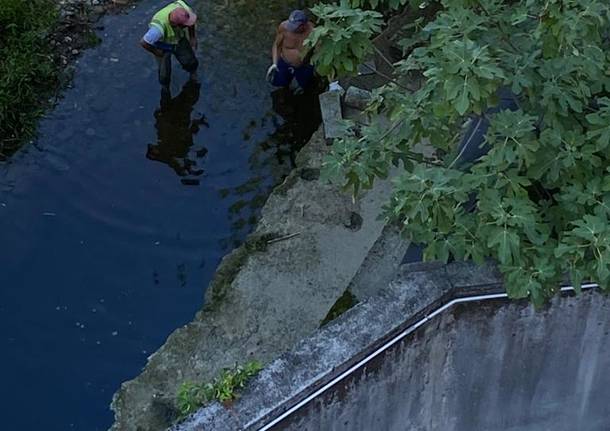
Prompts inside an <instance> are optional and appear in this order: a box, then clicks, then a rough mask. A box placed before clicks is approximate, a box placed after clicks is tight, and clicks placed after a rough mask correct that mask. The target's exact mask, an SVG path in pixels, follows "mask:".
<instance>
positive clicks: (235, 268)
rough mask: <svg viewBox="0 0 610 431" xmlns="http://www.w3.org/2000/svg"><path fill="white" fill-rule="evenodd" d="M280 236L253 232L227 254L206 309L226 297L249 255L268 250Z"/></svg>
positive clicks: (209, 288)
mask: <svg viewBox="0 0 610 431" xmlns="http://www.w3.org/2000/svg"><path fill="white" fill-rule="evenodd" d="M279 236H281V235H280V234H278V233H275V232H270V233H255V234H252V235H250V236H248V238H247V239H246V241H245V242H244V243H243V244H242V245H241V246H239V247H238V248H236V249H235V250H233V252H231V253H230V254H228V255H227V256H225V258H224V259H223V260H222V262H221V263H220V265H219V267H218V270H217V271H216V273H215V274H214V278H213V279H212V281H211V282H210V286H209V287H208V291H209V294H208V295H209V296H208V298H207V301H206V305H205V306H204V310H213V309H216V308H217V307H218V304H219V303H220V302H221V301H222V300H223V299H225V298H226V296H227V293H228V292H229V289H230V287H231V284H232V283H233V280H235V277H236V276H237V274H238V273H239V271H240V269H241V268H242V267H243V266H244V264H245V263H246V262H247V260H248V256H250V255H251V254H253V253H257V252H259V253H260V252H264V251H266V250H267V247H268V245H269V241H271V240H273V239H275V238H278V237H279Z"/></svg>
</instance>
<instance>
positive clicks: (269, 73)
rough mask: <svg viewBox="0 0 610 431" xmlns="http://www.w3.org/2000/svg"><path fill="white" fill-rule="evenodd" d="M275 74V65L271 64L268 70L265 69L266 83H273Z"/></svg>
mask: <svg viewBox="0 0 610 431" xmlns="http://www.w3.org/2000/svg"><path fill="white" fill-rule="evenodd" d="M275 72H277V64H275V63H273V64H272V65H271V66H269V69H267V82H269V83H272V82H273V77H274V76H275Z"/></svg>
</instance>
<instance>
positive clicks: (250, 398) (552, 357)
mask: <svg viewBox="0 0 610 431" xmlns="http://www.w3.org/2000/svg"><path fill="white" fill-rule="evenodd" d="M502 290H503V288H502V283H501V280H500V279H499V277H498V276H497V274H495V272H494V271H493V269H492V268H490V267H486V268H476V267H474V266H471V265H467V264H452V265H449V266H440V265H437V266H435V265H420V266H419V267H414V266H407V267H405V268H404V269H403V271H402V273H401V274H400V275H399V276H398V277H397V278H396V279H395V280H394V281H393V282H392V283H391V284H390V285H389V287H387V288H386V289H384V290H382V291H381V292H380V293H379V294H378V295H375V296H373V297H371V298H370V299H369V300H367V301H364V302H363V303H361V304H359V305H357V306H356V307H354V308H352V309H351V310H349V311H348V312H346V313H345V314H344V315H343V316H341V317H339V318H338V319H337V320H335V321H334V322H332V323H331V324H329V325H328V326H326V327H325V328H323V329H321V330H320V331H318V332H317V333H316V334H315V335H313V336H312V337H310V338H308V339H305V340H303V341H302V342H300V343H299V344H298V345H297V346H296V347H295V349H293V350H292V351H291V352H289V353H287V354H285V355H283V356H282V357H280V358H279V359H277V360H276V361H274V362H272V363H271V364H270V365H269V366H268V367H267V368H266V369H265V370H263V371H262V372H261V374H260V375H259V376H258V377H257V378H256V379H255V380H254V381H253V382H252V384H251V385H249V387H248V389H247V391H246V393H245V394H243V396H242V397H241V398H240V399H239V400H238V401H237V402H236V403H235V404H234V405H232V406H231V407H230V409H227V408H225V407H223V406H221V405H219V404H214V405H212V406H210V407H208V408H206V409H202V410H200V411H199V412H197V413H196V414H195V415H194V416H193V417H191V418H190V419H189V420H188V421H187V422H186V423H184V424H182V425H181V426H179V427H176V428H175V431H201V430H212V429H213V430H215V431H237V430H248V431H250V430H252V431H254V430H261V431H262V430H280V429H282V430H299V431H307V430H310V431H318V430H325V431H331V430H344V431H348V430H349V431H360V430H361V431H369V430H373V429H379V430H384V431H398V430H428V431H429V430H456V431H478V430H480V431H483V430H527V431H530V430H531V431H538V430H559V431H563V430H565V431H572V430H586V431H602V430H607V429H610V410H608V408H607V401H606V400H607V398H608V396H609V395H610V373H608V370H609V369H610V342H609V341H610V335H609V333H610V298H609V297H608V296H607V295H604V294H602V293H601V292H600V291H599V290H598V289H591V290H590V291H586V292H584V293H583V294H582V295H580V296H574V295H573V293H570V292H569V291H568V292H565V293H564V294H563V295H562V296H560V297H557V298H555V299H554V300H553V301H552V303H551V304H549V305H548V306H546V307H545V308H544V309H541V310H535V309H534V308H533V307H532V306H531V304H529V303H528V302H526V301H508V300H507V299H506V298H505V297H504V296H503V294H502V293H501V292H502Z"/></svg>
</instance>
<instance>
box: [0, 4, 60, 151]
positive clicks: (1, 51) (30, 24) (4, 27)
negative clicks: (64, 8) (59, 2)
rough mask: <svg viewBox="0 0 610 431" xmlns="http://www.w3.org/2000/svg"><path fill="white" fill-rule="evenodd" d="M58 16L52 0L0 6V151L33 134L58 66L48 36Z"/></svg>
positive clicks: (7, 149) (10, 149) (14, 147)
mask: <svg viewBox="0 0 610 431" xmlns="http://www.w3.org/2000/svg"><path fill="white" fill-rule="evenodd" d="M56 19H57V10H56V8H55V3H54V2H53V1H52V0H2V7H0V58H1V59H2V61H0V154H5V155H6V154H9V153H12V152H13V151H14V150H15V149H16V148H17V146H18V144H19V143H20V141H21V140H23V139H26V138H28V137H31V136H32V135H33V133H34V130H35V122H36V117H37V116H38V115H39V114H40V113H41V109H40V104H39V102H40V99H41V96H42V95H44V94H45V93H46V90H47V89H48V88H50V87H53V83H54V82H55V79H56V68H55V65H54V62H53V58H52V55H51V51H50V47H49V44H48V43H47V41H46V40H45V38H46V36H47V34H48V33H49V31H50V30H51V29H52V28H53V26H54V25H55V23H56Z"/></svg>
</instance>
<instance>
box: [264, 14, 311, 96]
mask: <svg viewBox="0 0 610 431" xmlns="http://www.w3.org/2000/svg"><path fill="white" fill-rule="evenodd" d="M313 28H314V26H313V24H312V23H311V22H310V21H309V19H308V18H307V15H306V14H305V12H303V11H301V10H294V11H292V13H291V14H290V17H289V18H288V20H287V21H284V22H282V23H281V24H280V25H279V27H278V29H277V36H276V37H275V41H274V42H273V48H272V49H271V55H272V57H273V64H272V65H271V66H270V67H269V70H267V80H268V81H269V82H270V83H271V84H272V85H275V86H276V87H288V86H289V85H290V82H291V81H292V79H293V78H295V79H296V81H297V83H298V84H299V87H300V90H303V89H305V88H307V86H308V85H309V83H310V82H311V79H312V77H313V66H312V65H311V64H309V59H308V58H307V57H308V55H307V53H306V52H305V50H304V48H303V42H304V41H305V39H307V36H309V34H310V33H311V32H312V30H313Z"/></svg>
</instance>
